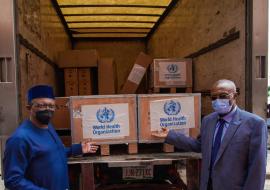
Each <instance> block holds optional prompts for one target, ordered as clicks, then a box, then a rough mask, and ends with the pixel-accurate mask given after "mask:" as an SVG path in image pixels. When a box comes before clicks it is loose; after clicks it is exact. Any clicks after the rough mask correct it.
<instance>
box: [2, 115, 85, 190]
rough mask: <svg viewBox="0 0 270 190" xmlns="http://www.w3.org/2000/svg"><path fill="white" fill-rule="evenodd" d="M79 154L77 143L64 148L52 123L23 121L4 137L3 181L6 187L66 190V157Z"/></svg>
mask: <svg viewBox="0 0 270 190" xmlns="http://www.w3.org/2000/svg"><path fill="white" fill-rule="evenodd" d="M80 154H82V147H81V145H80V144H74V145H72V146H71V147H70V148H65V147H64V145H63V144H62V142H61V140H60V139H59V137H58V135H57V134H56V132H55V130H54V128H53V127H52V125H51V124H49V127H48V128H47V129H42V128H38V127H35V126H34V125H33V123H32V122H31V121H30V120H26V121H24V122H23V123H22V124H21V125H20V126H19V127H18V128H17V130H16V131H15V132H14V133H13V135H12V136H11V137H10V138H9V139H8V140H7V143H6V149H5V153H4V181H5V186H6V187H7V188H8V189H9V190H45V189H46V190H67V189H69V184H68V169H67V157H68V156H71V155H73V156H76V155H80Z"/></svg>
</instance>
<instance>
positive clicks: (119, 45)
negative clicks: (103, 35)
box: [74, 40, 146, 92]
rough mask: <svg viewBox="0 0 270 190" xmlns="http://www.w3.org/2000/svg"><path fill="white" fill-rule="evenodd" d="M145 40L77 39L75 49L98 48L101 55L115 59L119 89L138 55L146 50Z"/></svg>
mask: <svg viewBox="0 0 270 190" xmlns="http://www.w3.org/2000/svg"><path fill="white" fill-rule="evenodd" d="M145 48H146V46H145V42H144V41H137V40H92V41H91V40H88V41H77V42H76V43H75V46H74V49H96V50H97V51H98V54H99V57H111V58H113V59H114V61H115V64H116V70H117V80H118V81H117V84H118V86H117V91H118V92H119V90H120V89H121V87H122V86H123V84H124V82H125V80H126V79H127V76H128V74H129V72H130V71H131V69H132V66H133V64H134V62H135V60H136V57H137V56H138V55H139V53H140V52H141V51H143V52H145Z"/></svg>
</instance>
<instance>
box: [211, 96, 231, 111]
mask: <svg viewBox="0 0 270 190" xmlns="http://www.w3.org/2000/svg"><path fill="white" fill-rule="evenodd" d="M212 107H213V109H214V110H215V112H217V113H218V114H226V113H229V112H230V111H231V109H232V105H231V104H230V99H216V100H213V101H212Z"/></svg>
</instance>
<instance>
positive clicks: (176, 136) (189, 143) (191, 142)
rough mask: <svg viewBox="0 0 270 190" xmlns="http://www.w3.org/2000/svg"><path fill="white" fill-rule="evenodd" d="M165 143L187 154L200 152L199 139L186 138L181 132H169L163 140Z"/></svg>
mask: <svg viewBox="0 0 270 190" xmlns="http://www.w3.org/2000/svg"><path fill="white" fill-rule="evenodd" d="M165 143H168V144H171V145H174V146H175V147H176V148H178V149H181V150H184V151H187V152H191V151H193V152H201V137H200V136H198V138H197V139H194V138H192V137H187V136H185V135H184V134H182V133H181V132H177V131H175V130H170V131H169V134H168V136H167V137H166V139H165Z"/></svg>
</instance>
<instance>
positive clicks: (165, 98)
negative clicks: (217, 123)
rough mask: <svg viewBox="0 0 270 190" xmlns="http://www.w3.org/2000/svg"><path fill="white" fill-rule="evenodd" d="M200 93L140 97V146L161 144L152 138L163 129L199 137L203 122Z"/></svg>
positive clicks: (158, 139)
mask: <svg viewBox="0 0 270 190" xmlns="http://www.w3.org/2000/svg"><path fill="white" fill-rule="evenodd" d="M200 102H201V95H200V94H194V93H193V94H192V93H191V94H189V93H183V94H180V93H179V94H149V95H138V131H139V133H138V134H139V135H138V138H139V143H160V142H163V141H164V139H160V138H157V137H154V136H152V135H151V133H155V132H158V131H161V129H162V127H165V128H168V129H175V130H180V131H181V132H183V133H184V134H186V135H189V136H191V137H195V138H196V137H197V135H198V134H199V128H200V121H201V111H200V110H201V104H200Z"/></svg>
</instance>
